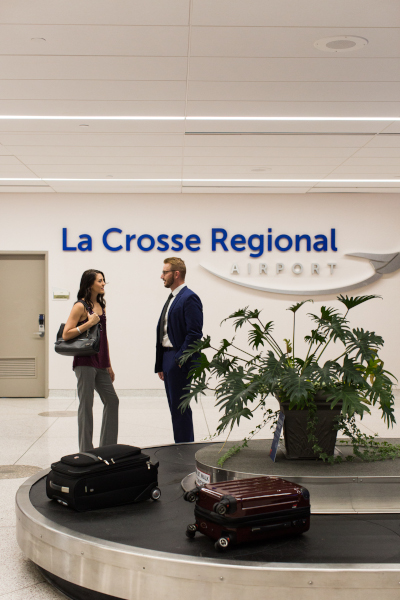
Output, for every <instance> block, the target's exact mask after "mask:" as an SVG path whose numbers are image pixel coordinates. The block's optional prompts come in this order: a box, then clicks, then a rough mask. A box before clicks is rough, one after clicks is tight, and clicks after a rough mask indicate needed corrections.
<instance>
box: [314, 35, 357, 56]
mask: <svg viewBox="0 0 400 600" xmlns="http://www.w3.org/2000/svg"><path fill="white" fill-rule="evenodd" d="M367 44H368V40H367V39H366V38H363V37H359V36H356V35H337V36H335V37H328V38H323V39H322V40H317V41H316V42H314V47H315V48H317V50H322V52H352V51H353V50H360V49H361V48H364V46H366V45H367Z"/></svg>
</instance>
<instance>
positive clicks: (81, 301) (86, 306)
mask: <svg viewBox="0 0 400 600" xmlns="http://www.w3.org/2000/svg"><path fill="white" fill-rule="evenodd" d="M78 302H80V303H81V304H83V306H84V307H85V308H86V310H87V312H88V313H90V314H92V313H93V311H92V309H91V308H90V306H89V305H88V304H86V302H85V301H84V300H77V301H76V302H75V304H78Z"/></svg>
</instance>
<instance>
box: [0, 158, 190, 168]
mask: <svg viewBox="0 0 400 600" xmlns="http://www.w3.org/2000/svg"><path fill="white" fill-rule="evenodd" d="M3 158H4V159H13V160H15V161H16V162H18V161H17V159H16V158H15V157H12V156H10V157H9V156H4V157H1V156H0V165H1V164H14V163H6V162H4V163H3V161H2V159H3ZM19 160H20V161H21V162H23V163H24V164H26V165H27V166H29V167H32V168H33V169H34V168H35V167H36V166H39V165H40V166H42V165H47V166H48V167H50V166H54V165H59V166H65V167H67V166H69V165H70V166H72V165H80V166H81V167H82V169H85V168H87V167H88V166H89V165H97V166H99V167H100V165H103V166H104V168H107V167H109V168H110V169H112V168H115V167H125V166H128V165H151V166H158V165H159V166H162V165H163V166H170V167H180V166H181V164H182V158H181V157H178V156H176V157H175V156H125V157H123V158H121V157H119V156H19Z"/></svg>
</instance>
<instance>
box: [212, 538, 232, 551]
mask: <svg viewBox="0 0 400 600" xmlns="http://www.w3.org/2000/svg"><path fill="white" fill-rule="evenodd" d="M228 546H229V538H226V537H222V538H219V540H217V541H216V542H215V544H214V548H215V549H216V550H217V552H225V550H227V549H228Z"/></svg>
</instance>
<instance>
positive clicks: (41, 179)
mask: <svg viewBox="0 0 400 600" xmlns="http://www.w3.org/2000/svg"><path fill="white" fill-rule="evenodd" d="M0 181H38V182H39V181H65V182H73V181H85V182H99V181H101V182H103V181H107V182H108V183H114V182H116V181H119V182H147V183H152V182H153V183H194V182H197V183H202V182H204V183H209V182H213V183H228V182H229V183H285V182H287V183H397V184H399V185H400V179H324V178H322V179H197V178H196V179H186V178H179V179H131V178H129V179H128V178H125V179H122V178H121V179H117V178H115V179H114V178H113V179H110V178H107V179H103V178H99V179H94V178H90V179H88V178H65V177H35V178H34V177H0Z"/></svg>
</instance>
